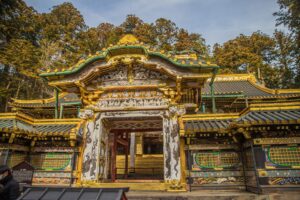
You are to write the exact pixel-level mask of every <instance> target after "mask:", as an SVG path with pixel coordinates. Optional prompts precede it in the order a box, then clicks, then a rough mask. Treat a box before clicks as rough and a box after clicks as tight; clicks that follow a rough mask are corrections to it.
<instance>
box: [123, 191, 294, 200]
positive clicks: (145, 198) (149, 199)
mask: <svg viewBox="0 0 300 200" xmlns="http://www.w3.org/2000/svg"><path fill="white" fill-rule="evenodd" d="M126 196H127V198H128V200H140V199H142V200H299V199H300V198H299V197H300V192H283V193H271V194H261V195H257V194H253V193H249V192H242V191H229V190H228V191H215V190H209V191H202V190H201V191H192V192H180V193H170V192H143V191H129V192H128V193H127V194H126Z"/></svg>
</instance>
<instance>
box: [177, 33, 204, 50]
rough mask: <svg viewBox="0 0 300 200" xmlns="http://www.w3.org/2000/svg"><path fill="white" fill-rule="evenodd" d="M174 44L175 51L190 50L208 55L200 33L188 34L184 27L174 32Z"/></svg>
mask: <svg viewBox="0 0 300 200" xmlns="http://www.w3.org/2000/svg"><path fill="white" fill-rule="evenodd" d="M174 46H175V50H176V51H184V50H190V51H194V52H196V53H197V54H200V55H208V49H207V46H206V45H205V40H204V38H202V37H201V35H200V34H196V33H191V34H189V33H188V31H186V30H184V29H179V31H178V33H177V34H176V43H175V44H174Z"/></svg>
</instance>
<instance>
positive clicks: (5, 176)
mask: <svg viewBox="0 0 300 200" xmlns="http://www.w3.org/2000/svg"><path fill="white" fill-rule="evenodd" d="M19 194H20V191H19V183H18V182H16V181H15V180H14V178H13V175H12V173H11V170H10V169H9V167H8V166H7V165H1V166H0V200H16V199H17V198H18V197H19Z"/></svg>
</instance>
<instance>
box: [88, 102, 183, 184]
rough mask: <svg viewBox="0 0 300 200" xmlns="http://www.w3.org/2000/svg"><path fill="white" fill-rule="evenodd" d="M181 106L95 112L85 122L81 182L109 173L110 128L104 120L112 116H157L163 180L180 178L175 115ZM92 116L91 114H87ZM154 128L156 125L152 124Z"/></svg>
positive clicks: (98, 178) (179, 113)
mask: <svg viewBox="0 0 300 200" xmlns="http://www.w3.org/2000/svg"><path fill="white" fill-rule="evenodd" d="M183 111H184V110H183V109H180V108H178V107H176V106H171V107H169V108H168V109H165V110H144V111H112V112H103V113H95V114H94V115H93V118H92V119H90V120H89V121H88V122H87V125H86V131H87V132H86V133H87V134H86V144H85V145H86V146H85V150H84V154H83V169H82V181H83V182H89V181H97V182H98V181H101V180H106V179H108V174H109V173H110V172H111V170H110V167H109V166H110V163H109V157H110V155H108V152H109V148H110V147H109V137H108V136H109V127H106V126H105V123H103V120H104V119H108V120H109V119H111V118H119V119H120V118H121V119H122V118H123V119H124V118H126V119H130V118H138V117H140V118H149V119H151V118H153V117H156V118H160V119H161V120H162V121H163V123H162V124H163V149H164V151H163V152H164V180H165V181H167V182H169V181H173V182H174V181H176V182H177V183H179V182H180V181H181V168H180V165H181V164H180V151H179V127H178V116H179V115H181V114H183ZM90 116H92V115H90ZM153 128H155V127H153Z"/></svg>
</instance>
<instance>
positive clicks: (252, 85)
mask: <svg viewBox="0 0 300 200" xmlns="http://www.w3.org/2000/svg"><path fill="white" fill-rule="evenodd" d="M209 83H210V79H208V80H207V82H206V83H205V84H204V88H203V90H202V94H203V95H210V93H211V91H210V85H209ZM214 92H215V95H222V94H243V95H245V97H248V98H280V97H294V96H300V90H299V89H279V90H273V89H269V88H266V87H264V86H263V85H261V84H260V83H258V81H257V80H256V78H255V76H254V75H253V74H222V75H217V76H216V78H215V81H214Z"/></svg>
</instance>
